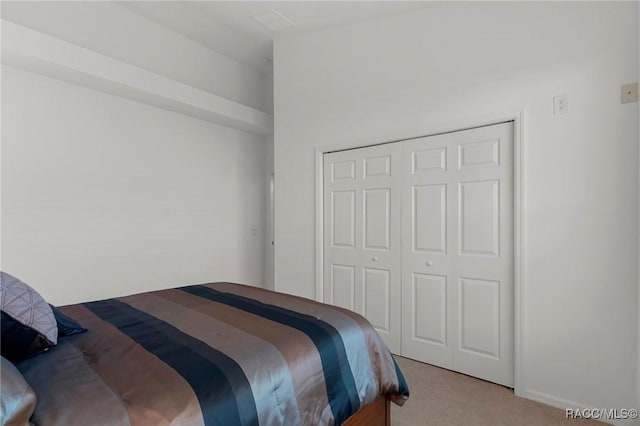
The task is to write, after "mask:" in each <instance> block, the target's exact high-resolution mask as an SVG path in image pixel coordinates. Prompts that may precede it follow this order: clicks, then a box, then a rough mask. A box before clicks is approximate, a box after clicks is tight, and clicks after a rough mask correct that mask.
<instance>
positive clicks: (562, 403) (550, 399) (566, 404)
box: [518, 390, 640, 426]
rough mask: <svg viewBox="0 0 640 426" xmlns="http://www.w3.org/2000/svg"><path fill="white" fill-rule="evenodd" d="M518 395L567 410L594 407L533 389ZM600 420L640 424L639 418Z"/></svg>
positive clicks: (624, 425)
mask: <svg viewBox="0 0 640 426" xmlns="http://www.w3.org/2000/svg"><path fill="white" fill-rule="evenodd" d="M518 396H521V397H522V398H526V399H530V400H532V401H537V402H541V403H543V404H546V405H550V406H552V407H556V408H560V409H562V410H566V409H567V408H573V409H581V410H589V409H592V408H594V407H590V406H588V405H585V404H582V403H579V402H576V401H570V400H568V399H564V398H558V397H556V396H553V395H549V394H547V393H544V392H538V391H532V390H525V391H524V392H522V394H521V395H518ZM598 408H614V407H598ZM617 408H620V407H617ZM626 408H634V407H626ZM598 420H599V421H601V422H604V423H609V424H612V425H616V426H640V420H639V419H634V420H631V419H629V420H609V419H598Z"/></svg>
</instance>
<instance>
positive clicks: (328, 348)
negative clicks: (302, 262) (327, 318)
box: [178, 285, 360, 425]
mask: <svg viewBox="0 0 640 426" xmlns="http://www.w3.org/2000/svg"><path fill="white" fill-rule="evenodd" d="M178 290H182V291H185V292H187V293H190V294H193V295H196V296H199V297H203V298H205V299H209V300H212V301H214V302H218V303H223V304H225V305H228V306H232V307H234V308H237V309H241V310H243V311H246V312H250V313H253V314H256V315H260V316H261V317H263V318H267V319H269V320H271V321H275V322H278V323H280V324H284V325H286V326H289V327H292V328H295V329H297V330H299V331H301V332H303V333H305V334H306V335H307V336H309V338H310V339H311V340H312V341H313V343H314V345H315V346H316V348H317V349H318V353H319V355H320V361H321V363H322V369H323V371H324V376H325V383H326V385H327V397H328V399H329V405H330V406H331V412H332V414H333V417H334V420H335V424H337V425H339V424H342V423H343V422H344V421H345V420H346V419H347V418H348V417H349V416H350V415H352V414H353V413H355V412H356V411H357V410H358V409H359V408H360V398H359V397H358V391H357V388H356V384H355V380H354V378H353V373H352V371H351V367H350V365H349V361H348V359H347V354H346V351H345V347H344V342H343V340H342V337H341V336H340V333H339V332H338V331H337V330H336V329H335V328H334V327H332V326H331V325H329V324H327V323H325V322H324V321H321V320H318V319H316V318H314V317H312V316H310V315H305V314H301V313H299V312H295V311H291V310H288V309H285V308H281V307H278V306H273V305H267V304H264V303H261V302H258V301H256V300H254V299H250V298H247V297H242V296H238V295H235V294H230V293H223V292H221V291H218V290H214V289H212V288H210V287H205V286H200V285H194V286H188V287H181V288H179V289H178Z"/></svg>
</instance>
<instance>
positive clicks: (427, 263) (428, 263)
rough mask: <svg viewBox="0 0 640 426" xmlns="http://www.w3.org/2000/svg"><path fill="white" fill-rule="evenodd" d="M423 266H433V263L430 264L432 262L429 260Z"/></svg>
mask: <svg viewBox="0 0 640 426" xmlns="http://www.w3.org/2000/svg"><path fill="white" fill-rule="evenodd" d="M425 265H427V266H431V265H433V262H432V261H430V260H427V262H426V263H425Z"/></svg>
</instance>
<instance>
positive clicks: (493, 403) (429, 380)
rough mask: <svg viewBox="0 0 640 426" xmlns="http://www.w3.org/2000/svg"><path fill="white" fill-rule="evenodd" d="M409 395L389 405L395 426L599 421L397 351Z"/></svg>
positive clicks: (586, 425) (585, 424)
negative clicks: (575, 416) (572, 415)
mask: <svg viewBox="0 0 640 426" xmlns="http://www.w3.org/2000/svg"><path fill="white" fill-rule="evenodd" d="M395 358H396V361H397V362H398V365H399V366H400V369H401V370H402V372H403V373H404V376H405V378H406V379H407V383H408V384H409V390H410V392H411V397H410V398H409V401H407V403H406V404H405V405H404V406H403V407H398V406H396V405H395V404H391V424H392V425H393V426H419V425H430V426H458V425H459V426H467V425H473V426H485V425H486V426H502V425H504V426H519V425H544V426H552V425H562V426H572V425H581V426H595V425H603V424H604V423H600V422H597V421H594V420H586V419H566V418H565V412H564V410H560V409H558V408H553V407H550V406H548V405H544V404H541V403H539V402H534V401H530V400H527V399H523V398H519V397H517V396H515V395H514V394H513V391H512V390H511V389H507V388H505V387H503V386H500V385H496V384H493V383H489V382H486V381H484V380H480V379H475V378H473V377H470V376H465V375H464V374H459V373H455V372H453V371H450V370H445V369H443V368H438V367H434V366H432V365H429V364H423V363H420V362H416V361H413V360H410V359H407V358H402V357H398V356H396V357H395Z"/></svg>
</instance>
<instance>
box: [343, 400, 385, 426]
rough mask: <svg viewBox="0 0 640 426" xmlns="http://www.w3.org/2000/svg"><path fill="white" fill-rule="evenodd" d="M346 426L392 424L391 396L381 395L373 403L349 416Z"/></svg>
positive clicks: (382, 425)
mask: <svg viewBox="0 0 640 426" xmlns="http://www.w3.org/2000/svg"><path fill="white" fill-rule="evenodd" d="M343 425H344V426H391V406H390V405H389V398H387V397H386V396H384V395H380V396H379V397H378V398H376V399H375V401H373V402H372V403H371V404H369V405H367V406H365V407H362V408H361V409H360V410H358V412H357V413H355V414H354V415H353V416H351V417H349V418H348V419H347V421H346V422H344V423H343Z"/></svg>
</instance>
